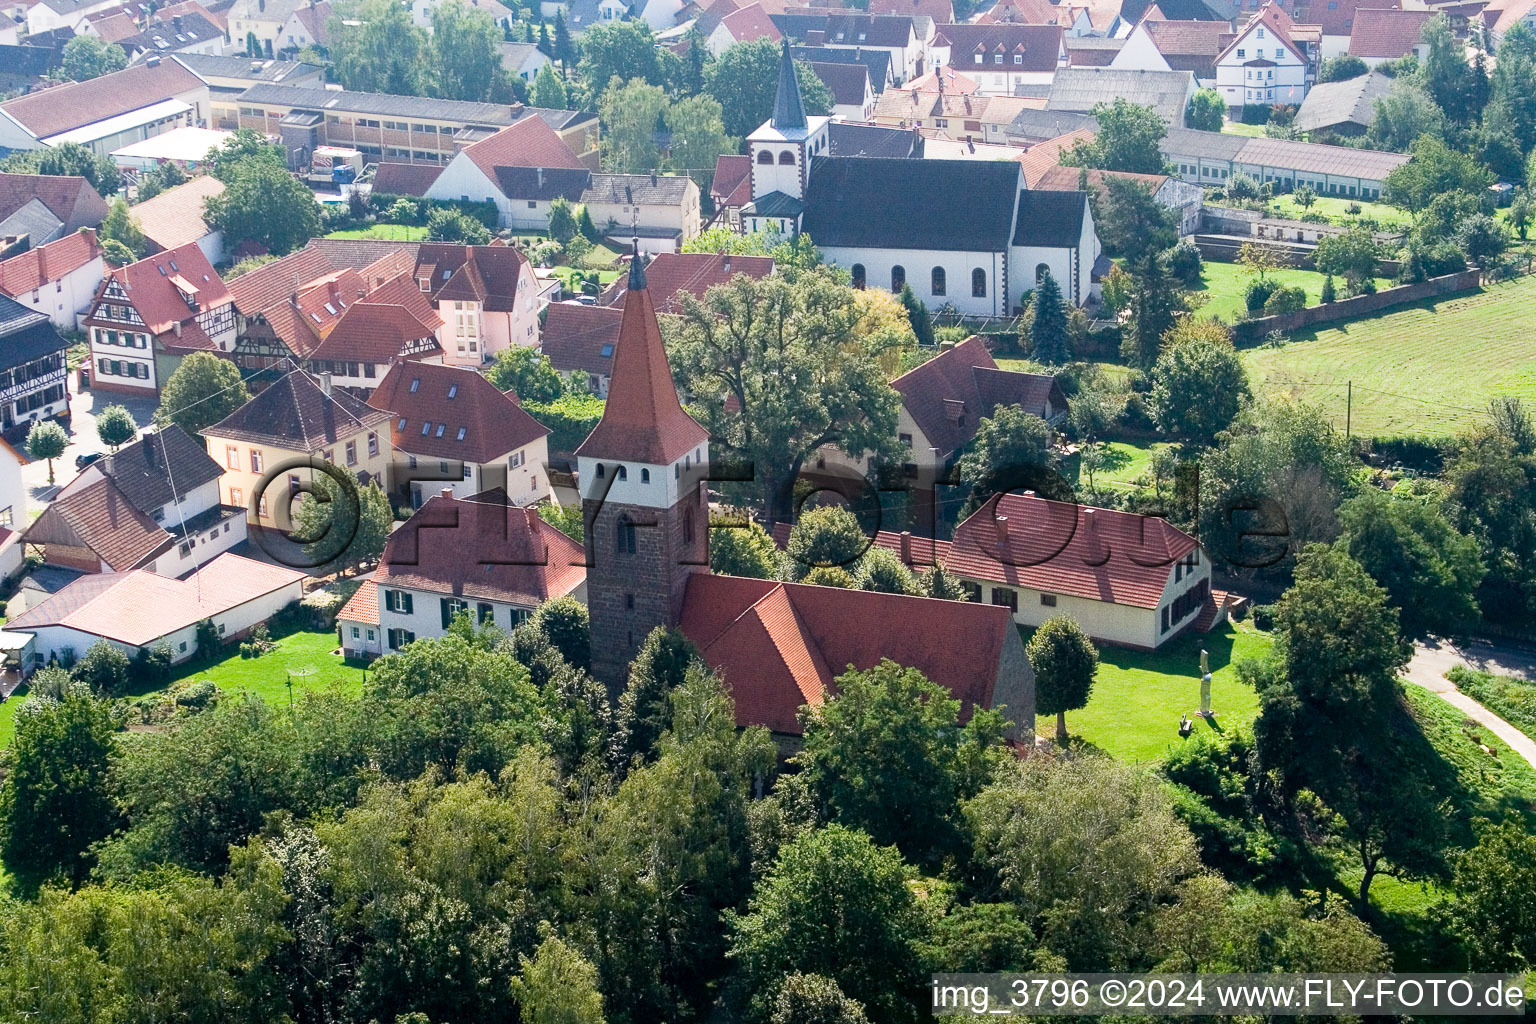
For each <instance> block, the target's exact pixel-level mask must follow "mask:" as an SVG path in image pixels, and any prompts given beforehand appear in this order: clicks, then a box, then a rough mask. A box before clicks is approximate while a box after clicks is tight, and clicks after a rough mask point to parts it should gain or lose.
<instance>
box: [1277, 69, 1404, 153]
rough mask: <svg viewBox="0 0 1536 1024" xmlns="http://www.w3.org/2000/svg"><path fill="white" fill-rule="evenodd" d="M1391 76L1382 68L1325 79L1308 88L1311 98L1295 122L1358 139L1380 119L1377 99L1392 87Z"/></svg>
mask: <svg viewBox="0 0 1536 1024" xmlns="http://www.w3.org/2000/svg"><path fill="white" fill-rule="evenodd" d="M1392 82H1393V80H1392V79H1391V78H1388V77H1387V76H1386V75H1384V74H1382V73H1381V72H1379V71H1372V72H1370V73H1369V74H1365V75H1356V76H1355V77H1354V78H1346V79H1345V80H1344V81H1342V82H1323V83H1321V84H1319V85H1314V86H1313V87H1312V88H1311V89H1309V90H1308V91H1307V98H1306V100H1305V101H1303V102H1302V104H1301V109H1300V110H1298V111H1296V120H1295V121H1294V122H1292V123H1293V124H1294V125H1295V127H1296V129H1297V130H1298V131H1303V132H1331V133H1332V134H1334V135H1337V136H1339V137H1340V138H1350V139H1357V138H1359V137H1360V136H1362V135H1364V134H1365V133H1366V130H1367V129H1369V128H1370V126H1371V123H1372V122H1373V121H1375V120H1376V101H1377V100H1379V99H1381V98H1383V97H1385V96H1386V95H1388V94H1389V93H1391V91H1392Z"/></svg>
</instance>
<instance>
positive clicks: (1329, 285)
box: [1319, 274, 1338, 306]
mask: <svg viewBox="0 0 1536 1024" xmlns="http://www.w3.org/2000/svg"><path fill="white" fill-rule="evenodd" d="M1336 298H1338V292H1337V291H1336V290H1335V288H1334V284H1333V275H1332V274H1329V275H1328V276H1327V277H1325V278H1323V292H1322V295H1321V296H1320V297H1319V301H1320V302H1322V304H1323V305H1325V306H1326V305H1328V303H1330V302H1332V301H1334V299H1336Z"/></svg>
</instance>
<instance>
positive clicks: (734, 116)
mask: <svg viewBox="0 0 1536 1024" xmlns="http://www.w3.org/2000/svg"><path fill="white" fill-rule="evenodd" d="M779 59H780V54H779V44H778V43H776V42H774V41H773V40H771V39H757V40H753V41H752V42H748V43H735V44H733V45H731V46H730V47H729V48H727V49H726V51H725V52H724V53H722V54H721V55H720V57H719V59H717V60H716V61H715V62H714V63H713V64H711V65H709V66H708V67H707V68H706V69H705V71H704V89H705V91H706V92H708V93H709V94H710V95H711V96H713V97H714V98H715V99H716V100H718V101H719V103H720V108H721V110H722V112H723V117H724V121H725V131H726V134H728V135H733V136H736V137H737V138H744V137H745V136H747V135H750V134H751V133H752V132H754V131H756V130H757V128H758V126H759V125H761V124H762V123H763V122H764V121H766V120H768V118H769V116H770V115H772V114H773V97H774V94H775V92H776V91H777V89H778V83H779ZM795 79H796V81H797V82H798V83H799V85H800V101H801V103H803V104H804V105H805V112H806V113H807V114H811V115H820V114H827V113H830V112H831V110H832V92H831V90H830V89H828V88H827V85H826V83H825V82H823V81H822V80H821V79H820V78H818V77H816V73H815V72H814V71H812V70H811V67H810V65H809V64H806V63H805V62H804V61H795Z"/></svg>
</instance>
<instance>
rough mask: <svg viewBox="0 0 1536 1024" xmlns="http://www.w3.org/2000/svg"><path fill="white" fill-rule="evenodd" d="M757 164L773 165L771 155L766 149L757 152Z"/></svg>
mask: <svg viewBox="0 0 1536 1024" xmlns="http://www.w3.org/2000/svg"><path fill="white" fill-rule="evenodd" d="M757 162H758V163H760V164H771V163H773V154H772V153H770V152H768V151H767V150H766V149H760V150H758V151H757Z"/></svg>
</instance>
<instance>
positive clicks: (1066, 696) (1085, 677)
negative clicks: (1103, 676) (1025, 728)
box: [1025, 615, 1099, 746]
mask: <svg viewBox="0 0 1536 1024" xmlns="http://www.w3.org/2000/svg"><path fill="white" fill-rule="evenodd" d="M1025 653H1026V654H1028V655H1029V664H1030V667H1031V668H1033V669H1034V670H1035V710H1037V711H1038V712H1039V713H1040V714H1042V715H1055V716H1056V742H1057V743H1060V744H1061V745H1062V746H1066V743H1067V712H1068V711H1077V710H1079V709H1081V708H1085V707H1087V706H1088V697H1089V695H1090V694H1092V693H1093V680H1094V677H1095V676H1096V675H1098V672H1099V652H1098V651H1097V650H1096V649H1095V648H1094V646H1093V641H1092V640H1090V639H1088V634H1087V633H1084V632H1083V627H1081V626H1079V625H1078V624H1077V621H1076V620H1075V619H1073V618H1072V617H1071V616H1067V615H1058V616H1056V617H1055V618H1051V619H1046V620H1045V622H1044V623H1043V624H1042V625H1041V626H1040V628H1039V629H1037V630H1035V634H1034V636H1032V637H1030V638H1029V643H1028V644H1027V645H1026V646H1025Z"/></svg>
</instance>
